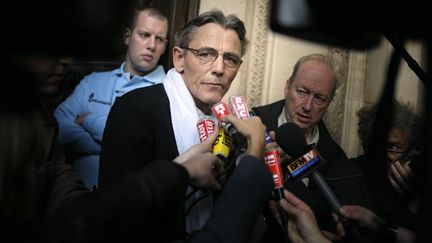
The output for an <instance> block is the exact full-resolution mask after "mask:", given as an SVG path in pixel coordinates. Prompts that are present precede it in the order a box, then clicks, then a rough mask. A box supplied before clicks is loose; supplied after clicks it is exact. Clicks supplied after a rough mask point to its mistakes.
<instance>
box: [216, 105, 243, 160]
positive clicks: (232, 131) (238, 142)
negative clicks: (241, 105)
mask: <svg viewBox="0 0 432 243" xmlns="http://www.w3.org/2000/svg"><path fill="white" fill-rule="evenodd" d="M212 111H213V114H214V115H215V116H216V118H217V119H218V121H219V123H220V124H221V125H222V128H223V129H222V130H225V133H226V134H227V136H229V137H230V138H231V141H232V143H231V147H232V148H235V150H236V151H235V154H241V153H242V152H244V151H245V150H246V139H245V138H244V137H243V135H242V134H241V133H239V132H238V131H237V129H236V128H235V127H234V126H233V125H232V124H227V123H225V122H224V121H222V117H223V116H226V115H229V114H232V113H231V110H230V108H229V107H228V105H227V104H226V103H225V102H224V101H220V102H218V103H216V104H215V105H213V107H212ZM234 115H236V113H234ZM220 130H221V129H219V131H220ZM235 157H237V156H235Z"/></svg>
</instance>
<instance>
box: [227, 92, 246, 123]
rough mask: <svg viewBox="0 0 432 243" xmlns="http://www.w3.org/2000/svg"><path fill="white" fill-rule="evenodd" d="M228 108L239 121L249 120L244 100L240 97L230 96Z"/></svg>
mask: <svg viewBox="0 0 432 243" xmlns="http://www.w3.org/2000/svg"><path fill="white" fill-rule="evenodd" d="M229 107H230V108H231V112H232V113H233V114H234V115H235V116H236V117H237V118H239V119H248V118H250V115H249V109H248V107H247V104H246V100H245V98H244V97H243V96H241V95H235V96H231V97H230V98H229Z"/></svg>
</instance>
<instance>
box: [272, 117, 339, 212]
mask: <svg viewBox="0 0 432 243" xmlns="http://www.w3.org/2000/svg"><path fill="white" fill-rule="evenodd" d="M276 142H277V144H278V145H279V146H280V147H281V148H282V150H283V151H285V152H286V153H287V154H289V155H291V156H293V158H296V157H297V159H293V160H291V161H290V162H288V164H287V165H286V166H285V167H286V169H287V171H288V173H289V176H290V178H291V179H293V180H294V181H299V180H301V179H302V178H303V177H305V176H306V175H308V174H310V173H312V178H313V179H314V181H315V183H316V184H317V185H318V187H319V188H320V190H321V192H322V193H323V194H324V196H325V198H326V199H327V202H328V203H329V204H330V206H331V208H332V209H333V211H334V212H335V213H336V214H338V216H341V217H343V216H342V215H341V213H340V207H341V204H340V202H339V200H338V199H337V198H336V196H335V195H334V193H333V191H332V190H331V189H330V187H329V186H328V184H327V182H326V181H325V180H324V178H323V177H322V175H321V173H320V172H319V171H318V170H317V168H318V167H320V166H321V165H323V164H324V163H325V161H324V159H323V158H322V157H321V155H320V154H319V153H318V150H317V149H316V148H315V146H314V145H307V143H306V139H305V137H304V134H303V132H302V130H301V128H300V127H299V126H298V125H297V124H295V123H292V122H287V123H285V124H283V125H282V126H280V127H279V128H278V129H277V131H276Z"/></svg>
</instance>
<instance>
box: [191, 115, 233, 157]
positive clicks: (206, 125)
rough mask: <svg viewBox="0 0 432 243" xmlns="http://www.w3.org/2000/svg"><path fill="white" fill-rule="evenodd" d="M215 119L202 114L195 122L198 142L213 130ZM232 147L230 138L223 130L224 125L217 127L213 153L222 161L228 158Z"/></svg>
mask: <svg viewBox="0 0 432 243" xmlns="http://www.w3.org/2000/svg"><path fill="white" fill-rule="evenodd" d="M216 125H217V121H216V120H215V119H214V118H213V117H211V116H202V117H201V118H200V119H199V120H198V122H197V129H198V136H199V138H200V142H202V141H204V140H206V139H207V138H208V136H209V135H210V134H212V133H213V132H214V128H215V126H216ZM231 148H232V138H231V137H230V136H229V134H228V133H227V132H226V131H225V129H224V127H221V128H220V129H219V134H218V136H217V138H216V141H215V142H214V144H213V154H214V155H216V156H217V157H218V158H219V159H221V160H222V161H226V160H227V159H228V156H229V153H230V150H231Z"/></svg>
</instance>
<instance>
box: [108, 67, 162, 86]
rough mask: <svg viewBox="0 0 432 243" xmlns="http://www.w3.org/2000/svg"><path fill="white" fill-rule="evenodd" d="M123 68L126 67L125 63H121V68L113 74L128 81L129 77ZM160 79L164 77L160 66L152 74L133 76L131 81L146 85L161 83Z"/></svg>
mask: <svg viewBox="0 0 432 243" xmlns="http://www.w3.org/2000/svg"><path fill="white" fill-rule="evenodd" d="M125 66H126V62H123V63H122V64H121V66H120V67H119V68H118V69H116V70H115V71H114V73H115V74H116V75H118V76H123V78H125V79H126V80H127V81H130V80H131V75H130V73H129V72H126V71H125ZM161 77H165V70H164V68H163V67H162V65H157V66H156V68H155V69H154V70H153V71H152V72H150V73H148V74H146V75H144V76H138V75H135V76H133V78H132V80H136V81H145V82H148V83H152V84H157V83H160V82H161Z"/></svg>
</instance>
